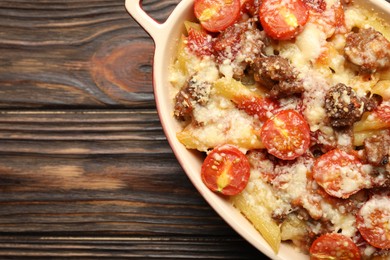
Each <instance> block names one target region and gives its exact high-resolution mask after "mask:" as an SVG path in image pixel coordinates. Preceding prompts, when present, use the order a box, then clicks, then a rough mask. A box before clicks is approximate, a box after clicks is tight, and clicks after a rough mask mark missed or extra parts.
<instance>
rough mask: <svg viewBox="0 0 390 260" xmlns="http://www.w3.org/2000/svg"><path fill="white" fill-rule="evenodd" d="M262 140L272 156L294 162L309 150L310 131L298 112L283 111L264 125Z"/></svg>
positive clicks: (261, 134)
mask: <svg viewBox="0 0 390 260" xmlns="http://www.w3.org/2000/svg"><path fill="white" fill-rule="evenodd" d="M260 138H261V141H262V142H263V144H264V146H265V147H266V148H267V150H268V152H269V153H270V154H272V155H274V156H276V157H278V158H279V159H282V160H293V159H295V158H297V157H299V156H301V155H302V154H304V153H305V152H306V150H307V149H308V148H309V144H310V129H309V125H308V124H307V122H306V120H305V119H304V118H303V116H301V115H300V114H299V113H298V112H297V111H295V110H291V109H288V110H282V111H280V112H278V113H277V114H276V115H274V116H273V117H271V118H270V119H268V120H267V121H266V122H265V123H264V125H263V127H262V128H261V133H260Z"/></svg>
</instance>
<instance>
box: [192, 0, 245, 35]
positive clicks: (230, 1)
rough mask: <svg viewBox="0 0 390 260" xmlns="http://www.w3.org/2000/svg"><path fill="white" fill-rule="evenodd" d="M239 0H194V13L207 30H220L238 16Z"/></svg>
mask: <svg viewBox="0 0 390 260" xmlns="http://www.w3.org/2000/svg"><path fill="white" fill-rule="evenodd" d="M240 10H241V4H240V0H195V3H194V13H195V16H196V18H198V20H199V22H200V24H201V25H202V26H203V28H205V29H206V30H207V31H210V32H220V31H222V30H224V29H226V28H227V27H229V26H230V25H232V24H233V23H234V22H235V21H236V20H237V19H238V18H239V16H240Z"/></svg>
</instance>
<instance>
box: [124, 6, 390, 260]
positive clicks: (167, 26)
mask: <svg viewBox="0 0 390 260" xmlns="http://www.w3.org/2000/svg"><path fill="white" fill-rule="evenodd" d="M193 1H194V0H182V1H181V2H180V3H179V4H178V5H177V6H176V8H175V9H174V10H173V12H172V13H171V15H170V16H169V18H168V19H167V20H166V21H165V22H164V23H158V22H156V21H155V20H154V19H152V18H151V17H150V16H149V15H148V14H147V13H145V11H144V10H143V9H142V5H141V2H142V1H141V0H126V9H127V11H128V12H129V13H130V15H131V16H132V17H133V18H134V19H135V20H136V21H137V22H138V23H139V24H140V25H141V26H142V27H143V28H144V29H145V31H146V32H148V33H149V35H150V36H151V37H152V38H153V40H154V42H155V53H154V62H153V86H154V94H155V99H156V104H157V109H158V113H159V117H160V120H161V124H162V126H163V128H164V132H165V135H166V137H167V139H168V141H169V143H170V145H171V147H172V150H173V152H174V153H175V155H176V158H177V159H178V161H179V162H180V164H181V166H182V167H183V169H184V171H185V172H186V174H187V175H188V177H189V178H190V180H191V181H192V183H193V184H194V185H195V187H196V188H197V189H198V191H199V192H200V193H201V195H202V196H203V197H204V198H205V199H206V201H207V202H208V203H209V204H210V205H211V206H212V207H213V208H214V210H215V211H216V212H217V213H218V214H219V215H220V216H221V217H222V218H223V219H224V220H225V221H226V222H227V223H228V224H229V225H230V226H231V227H232V228H234V229H235V230H236V231H237V232H238V233H239V234H240V235H241V236H242V237H244V238H245V239H246V240H247V241H248V242H250V243H251V244H252V245H253V246H255V247H256V248H257V249H259V250H260V251H261V252H263V253H264V254H265V255H267V256H268V257H270V258H272V259H284V260H287V259H295V260H299V259H308V258H309V257H308V256H307V255H303V254H301V253H299V252H297V250H295V249H294V248H293V247H292V246H290V245H288V244H282V245H281V247H280V250H279V253H278V254H277V255H275V253H274V252H273V250H272V249H271V248H270V246H269V245H268V244H267V243H266V242H265V240H264V239H263V238H262V236H261V235H260V234H259V232H258V231H257V230H255V229H254V227H253V226H252V225H251V223H250V222H249V221H247V219H246V218H245V217H244V216H243V215H241V213H240V212H239V211H237V210H236V209H235V208H234V207H233V206H232V205H231V204H230V203H229V202H228V201H227V200H226V199H224V198H223V197H221V196H219V195H217V194H215V193H213V192H211V191H210V190H209V189H208V188H207V187H206V186H205V185H204V184H203V182H202V180H201V178H200V168H201V163H202V159H201V156H200V154H198V153H196V152H193V151H189V150H187V149H186V148H185V147H184V146H183V145H182V144H181V143H180V142H179V141H178V140H177V138H176V132H178V130H179V129H180V125H179V124H178V122H177V121H176V120H175V118H174V117H173V112H172V111H173V101H172V100H171V96H170V95H169V91H168V90H169V88H170V83H169V80H168V75H169V71H168V69H169V65H170V64H172V62H173V60H174V59H175V54H176V46H177V42H178V39H179V38H180V35H181V34H182V32H183V31H184V21H185V20H194V16H193ZM354 1H355V2H356V3H359V4H361V5H365V6H367V8H370V9H373V10H375V11H377V12H378V13H380V15H381V16H383V17H384V18H385V19H387V20H389V17H390V4H389V3H388V2H387V1H386V0H354Z"/></svg>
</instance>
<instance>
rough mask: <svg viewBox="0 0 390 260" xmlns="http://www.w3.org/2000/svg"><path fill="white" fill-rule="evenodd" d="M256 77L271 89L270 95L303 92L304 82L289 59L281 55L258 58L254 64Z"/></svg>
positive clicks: (260, 82) (262, 84) (278, 95)
mask: <svg viewBox="0 0 390 260" xmlns="http://www.w3.org/2000/svg"><path fill="white" fill-rule="evenodd" d="M253 70H254V77H255V81H257V82H258V83H259V84H260V85H261V86H263V87H266V88H268V89H269V90H270V96H272V97H282V96H288V95H291V94H296V93H302V92H303V91H304V89H303V86H302V84H300V81H299V80H298V79H297V72H296V71H295V70H294V68H293V67H292V66H291V65H290V63H289V61H288V60H287V59H285V58H283V57H280V56H269V57H261V58H257V59H256V60H255V62H254V64H253Z"/></svg>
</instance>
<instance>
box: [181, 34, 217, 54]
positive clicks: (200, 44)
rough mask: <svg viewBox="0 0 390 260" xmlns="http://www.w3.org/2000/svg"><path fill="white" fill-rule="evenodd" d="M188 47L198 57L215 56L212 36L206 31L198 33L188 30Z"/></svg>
mask: <svg viewBox="0 0 390 260" xmlns="http://www.w3.org/2000/svg"><path fill="white" fill-rule="evenodd" d="M187 46H188V48H189V49H190V51H191V52H193V53H194V54H195V55H197V56H198V57H203V56H210V55H211V54H213V49H212V42H211V36H209V35H208V34H207V33H206V32H205V31H204V30H202V31H198V30H195V29H193V28H190V29H189V30H188V37H187Z"/></svg>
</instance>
